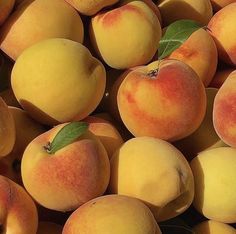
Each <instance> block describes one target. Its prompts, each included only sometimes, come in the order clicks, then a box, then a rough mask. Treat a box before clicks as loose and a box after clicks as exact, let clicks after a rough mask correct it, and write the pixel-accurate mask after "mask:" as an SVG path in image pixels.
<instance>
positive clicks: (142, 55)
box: [90, 1, 161, 69]
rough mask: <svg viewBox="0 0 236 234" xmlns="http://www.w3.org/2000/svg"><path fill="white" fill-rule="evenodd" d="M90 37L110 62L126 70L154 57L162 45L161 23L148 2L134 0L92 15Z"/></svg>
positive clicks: (100, 54) (101, 54) (103, 57)
mask: <svg viewBox="0 0 236 234" xmlns="http://www.w3.org/2000/svg"><path fill="white" fill-rule="evenodd" d="M130 35H132V36H130ZM90 38H91V41H92V44H93V46H94V48H95V50H96V51H97V53H98V54H99V56H100V57H101V58H102V59H103V60H104V61H105V62H106V64H108V65H109V66H110V67H113V68H116V69H125V68H130V67H134V66H137V65H143V64H146V63H147V62H149V61H150V60H151V59H152V57H153V56H154V54H155V53H156V51H157V49H158V46H159V40H160V38H161V26H160V22H159V20H158V17H157V15H156V14H155V12H154V11H153V10H152V9H151V8H150V7H149V6H148V5H147V4H146V3H144V2H143V1H131V2H129V3H127V4H124V5H122V6H117V7H116V8H114V9H111V10H106V11H102V12H100V13H98V14H97V15H95V16H94V17H92V19H91V24H90ZM126 48H128V49H126Z"/></svg>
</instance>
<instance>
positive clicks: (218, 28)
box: [208, 2, 236, 66]
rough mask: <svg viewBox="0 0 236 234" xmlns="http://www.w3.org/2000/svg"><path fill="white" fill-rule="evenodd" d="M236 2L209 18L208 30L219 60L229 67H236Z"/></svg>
mask: <svg viewBox="0 0 236 234" xmlns="http://www.w3.org/2000/svg"><path fill="white" fill-rule="evenodd" d="M235 14H236V2H235V3H231V4H229V5H227V6H226V7H224V8H222V9H221V10H220V11H218V12H216V13H215V14H214V16H213V17H212V18H211V20H210V22H209V24H208V28H209V30H210V32H211V35H212V36H213V38H214V40H215V43H216V46H217V49H218V53H219V59H220V60H222V61H223V62H225V63H227V64H229V65H234V66H235V65H236V28H235V24H234V23H235Z"/></svg>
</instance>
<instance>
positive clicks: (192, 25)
mask: <svg viewBox="0 0 236 234" xmlns="http://www.w3.org/2000/svg"><path fill="white" fill-rule="evenodd" d="M200 28H202V26H201V25H200V24H199V23H198V22H196V21H193V20H177V21H175V22H174V23H172V24H170V25H169V26H168V27H167V30H166V33H165V34H164V36H163V37H162V38H161V40H160V42H159V49H158V59H163V58H165V57H167V56H168V55H170V54H171V53H172V52H173V51H174V50H176V49H177V48H178V47H179V46H181V45H182V44H183V43H184V42H185V41H186V40H187V39H188V38H189V36H190V35H191V34H192V33H193V32H195V31H196V30H198V29H200Z"/></svg>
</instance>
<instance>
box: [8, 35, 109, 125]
mask: <svg viewBox="0 0 236 234" xmlns="http://www.w3.org/2000/svg"><path fill="white" fill-rule="evenodd" d="M11 83H12V89H13V91H14V94H15V96H16V98H17V100H18V101H19V103H20V104H21V106H22V107H23V108H24V109H25V110H26V111H27V112H28V113H29V114H30V115H31V116H32V117H33V118H35V119H36V120H38V121H39V122H41V123H44V124H49V125H54V124H57V123H60V122H67V121H71V120H73V119H77V120H80V119H83V118H85V117H87V116H88V115H89V114H90V113H91V112H92V111H94V110H95V108H96V107H97V105H98V104H99V102H100V100H101V99H102V96H103V93H104V90H105V83H106V71H105V68H104V66H103V64H102V63H101V62H100V61H99V60H97V59H96V58H95V57H93V56H92V55H91V53H90V52H89V50H88V49H87V48H86V47H84V46H83V45H82V44H80V43H77V42H74V41H71V40H67V39H61V38H53V39H48V40H44V41H41V42H39V43H37V44H35V45H33V46H32V47H30V48H28V49H26V50H25V51H24V52H23V53H22V55H21V56H20V57H19V58H18V59H17V61H16V63H15V65H14V67H13V70H12V76H11ZM25 84H27V85H25Z"/></svg>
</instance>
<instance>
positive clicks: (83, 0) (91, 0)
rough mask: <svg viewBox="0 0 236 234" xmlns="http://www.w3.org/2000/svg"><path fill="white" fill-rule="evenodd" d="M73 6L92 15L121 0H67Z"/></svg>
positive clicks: (85, 13)
mask: <svg viewBox="0 0 236 234" xmlns="http://www.w3.org/2000/svg"><path fill="white" fill-rule="evenodd" d="M65 1H66V2H68V3H69V4H71V6H73V7H74V8H75V9H76V10H77V11H78V12H80V13H81V14H84V15H88V16H92V15H95V14H96V13H97V12H99V11H100V10H102V8H104V7H108V6H111V5H113V4H115V3H117V2H118V1H119V0H65Z"/></svg>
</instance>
